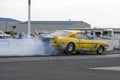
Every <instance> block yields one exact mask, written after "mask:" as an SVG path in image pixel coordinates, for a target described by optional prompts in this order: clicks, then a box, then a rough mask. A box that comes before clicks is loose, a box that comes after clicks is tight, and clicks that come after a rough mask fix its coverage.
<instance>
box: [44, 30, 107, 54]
mask: <svg viewBox="0 0 120 80" xmlns="http://www.w3.org/2000/svg"><path fill="white" fill-rule="evenodd" d="M42 41H43V42H44V43H45V44H49V45H51V46H53V47H54V48H55V49H57V50H63V51H64V52H65V53H66V54H73V53H76V52H84V51H85V52H96V53H97V54H102V52H103V51H105V50H106V49H107V48H108V43H107V42H105V41H101V40H91V39H90V38H89V37H88V36H87V34H86V33H85V32H84V31H79V30H59V31H56V32H53V33H51V34H49V35H47V36H45V37H43V38H42Z"/></svg>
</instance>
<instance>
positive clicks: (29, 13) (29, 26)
mask: <svg viewBox="0 0 120 80" xmlns="http://www.w3.org/2000/svg"><path fill="white" fill-rule="evenodd" d="M30 32H31V0H28V36H30Z"/></svg>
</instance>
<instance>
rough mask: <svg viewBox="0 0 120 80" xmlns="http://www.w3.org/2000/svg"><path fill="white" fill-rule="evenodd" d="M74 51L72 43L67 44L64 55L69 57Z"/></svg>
mask: <svg viewBox="0 0 120 80" xmlns="http://www.w3.org/2000/svg"><path fill="white" fill-rule="evenodd" d="M74 50H75V45H74V43H69V44H68V45H67V47H66V48H65V54H67V55H71V54H72V53H73V52H74Z"/></svg>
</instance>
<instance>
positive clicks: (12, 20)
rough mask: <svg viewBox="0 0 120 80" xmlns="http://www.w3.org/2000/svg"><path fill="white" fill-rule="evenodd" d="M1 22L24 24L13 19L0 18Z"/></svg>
mask: <svg viewBox="0 0 120 80" xmlns="http://www.w3.org/2000/svg"><path fill="white" fill-rule="evenodd" d="M0 21H9V22H22V21H19V20H16V19H12V18H1V17H0Z"/></svg>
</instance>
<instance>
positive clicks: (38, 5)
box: [0, 0, 120, 28]
mask: <svg viewBox="0 0 120 80" xmlns="http://www.w3.org/2000/svg"><path fill="white" fill-rule="evenodd" d="M27 12H28V0H0V17H9V18H14V19H18V20H21V21H26V20H27V18H28V15H27ZM69 19H71V20H72V21H85V22H87V23H89V24H91V25H92V27H114V28H115V27H118V28H120V0H31V20H40V21H43V20H44V21H48V20H49V21H51V20H52V21H53V20H54V21H55V20H57V21H61V20H64V21H67V20H69Z"/></svg>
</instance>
